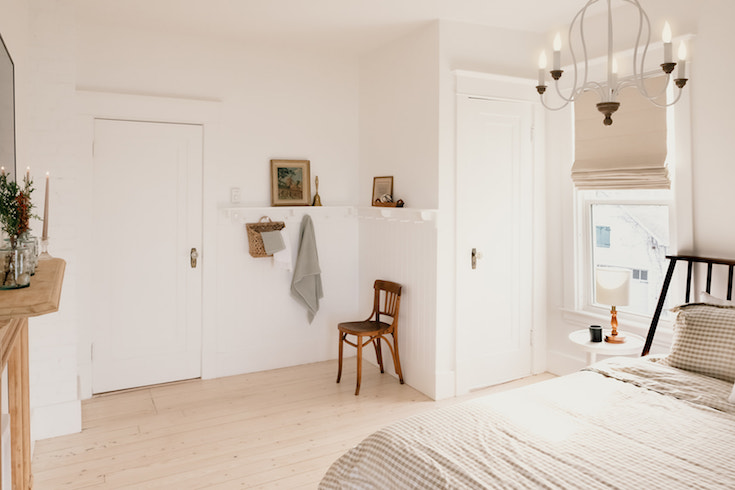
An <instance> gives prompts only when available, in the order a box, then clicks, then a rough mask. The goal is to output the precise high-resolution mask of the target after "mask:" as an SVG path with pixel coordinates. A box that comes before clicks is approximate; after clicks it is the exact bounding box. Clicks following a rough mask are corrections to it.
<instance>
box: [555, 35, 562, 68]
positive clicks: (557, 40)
mask: <svg viewBox="0 0 735 490" xmlns="http://www.w3.org/2000/svg"><path fill="white" fill-rule="evenodd" d="M560 69H561V34H559V33H558V32H557V33H556V37H554V70H560Z"/></svg>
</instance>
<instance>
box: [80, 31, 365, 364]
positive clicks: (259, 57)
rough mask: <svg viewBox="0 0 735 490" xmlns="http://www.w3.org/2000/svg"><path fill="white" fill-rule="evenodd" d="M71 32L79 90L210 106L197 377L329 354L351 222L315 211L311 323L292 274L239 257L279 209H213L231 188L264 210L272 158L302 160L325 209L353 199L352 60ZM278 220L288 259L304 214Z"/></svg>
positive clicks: (351, 248) (351, 281)
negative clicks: (319, 275) (318, 308)
mask: <svg viewBox="0 0 735 490" xmlns="http://www.w3.org/2000/svg"><path fill="white" fill-rule="evenodd" d="M77 33H78V42H77V44H76V62H77V66H78V77H77V87H78V88H83V89H85V90H87V91H102V92H106V91H111V92H121V93H128V94H144V95H145V94H150V95H156V96H166V97H170V98H173V99H174V101H175V100H176V99H177V98H181V99H182V100H181V102H180V105H182V106H183V105H185V104H189V103H190V102H191V99H195V100H201V101H205V103H206V101H214V102H212V103H213V104H216V105H217V106H218V108H217V110H216V111H215V112H216V115H215V116H212V117H213V120H211V121H209V124H208V125H205V142H204V144H205V162H204V165H205V170H204V187H205V204H204V205H205V229H204V234H205V250H204V257H203V261H202V263H203V264H204V266H205V271H206V272H205V276H208V277H210V278H211V279H210V280H207V279H206V277H205V284H204V286H205V292H204V295H205V302H204V309H205V310H204V324H205V331H204V337H205V339H204V340H205V342H204V345H205V347H204V350H205V352H204V359H203V375H204V376H205V377H216V376H223V375H231V374H237V373H242V372H250V371H258V370H264V369H271V368H275V367H283V366H289V365H296V364H301V363H305V362H314V361H320V360H326V359H332V358H334V357H335V356H336V346H337V343H336V339H335V335H333V331H334V328H335V324H336V322H337V320H338V319H340V318H345V317H347V318H351V315H352V314H353V313H354V311H355V302H356V287H357V282H356V277H355V274H354V273H350V271H354V270H356V269H355V264H356V262H357V259H356V257H357V246H356V240H357V237H356V233H355V232H354V231H353V230H355V229H356V223H355V220H354V218H353V219H352V220H351V221H347V222H342V221H341V220H342V218H341V217H339V216H331V215H330V216H323V215H324V213H318V212H315V213H313V214H314V216H313V217H314V221H315V229H316V232H317V240H318V246H319V249H320V250H319V252H320V260H321V265H322V270H323V280H324V291H325V298H324V301H323V303H322V312H320V314H318V315H317V318H316V319H315V321H314V323H313V324H311V325H309V324H308V322H307V320H306V313H305V311H304V310H303V308H301V307H300V306H299V305H298V304H296V303H295V301H294V300H293V299H291V298H290V296H289V286H290V275H289V274H288V273H286V272H285V271H280V270H275V269H273V268H272V266H271V263H270V262H271V261H270V259H254V258H252V257H250V256H249V254H248V253H247V242H246V240H245V231H244V223H246V222H252V221H257V220H258V219H259V218H260V217H261V216H262V215H263V214H268V215H270V216H271V217H272V218H273V219H279V215H281V214H282V212H281V211H278V210H268V209H266V210H263V209H260V210H257V211H252V212H250V211H247V210H244V211H243V212H242V213H240V219H238V220H232V219H228V218H223V215H222V212H220V211H218V208H219V207H222V206H226V205H227V202H226V201H227V200H228V199H229V190H230V187H240V188H241V189H242V196H243V199H242V201H243V204H244V205H250V206H268V205H269V204H270V163H269V160H270V159H272V158H287V159H288V158H292V159H309V160H310V161H311V173H312V182H313V178H314V176H317V175H318V176H319V180H320V195H321V198H322V203H323V204H325V205H327V206H330V205H331V206H334V205H340V204H353V203H354V202H355V196H356V194H357V192H356V189H357V178H356V176H357V63H356V61H354V60H345V59H343V58H333V57H331V56H330V55H328V54H319V53H309V52H299V51H298V50H293V49H288V50H287V49H280V48H278V49H277V48H273V49H271V48H268V47H264V46H257V47H256V46H247V45H246V46H243V45H236V44H228V43H224V42H214V41H209V40H205V39H191V38H187V37H180V36H179V37H170V36H167V35H165V34H160V33H153V32H128V31H124V30H120V29H117V28H110V27H109V26H97V25H95V26H89V25H79V26H78V27H77ZM174 104H175V102H174ZM165 116H166V115H165V114H162V115H161V117H165ZM148 117H150V116H147V118H148ZM285 218H288V219H287V230H289V235H290V237H291V241H292V244H293V247H294V254H295V248H296V247H297V246H298V229H299V224H300V218H301V211H299V212H297V213H296V215H295V216H290V215H289V216H286V217H285ZM208 239H209V247H207V240H208ZM213 252H214V254H213ZM213 271H214V272H213ZM213 274H214V275H213ZM82 328H83V329H86V330H87V332H89V331H90V330H91V326H90V325H85V326H83V327H82ZM80 361H81V359H80Z"/></svg>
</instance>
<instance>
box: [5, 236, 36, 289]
mask: <svg viewBox="0 0 735 490" xmlns="http://www.w3.org/2000/svg"><path fill="white" fill-rule="evenodd" d="M30 264H31V249H30V248H28V247H26V246H22V245H19V246H18V247H16V248H2V249H0V289H18V288H25V287H28V286H30V285H31V271H30Z"/></svg>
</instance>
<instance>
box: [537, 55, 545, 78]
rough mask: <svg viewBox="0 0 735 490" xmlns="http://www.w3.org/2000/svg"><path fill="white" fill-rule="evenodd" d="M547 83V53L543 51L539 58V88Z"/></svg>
mask: <svg viewBox="0 0 735 490" xmlns="http://www.w3.org/2000/svg"><path fill="white" fill-rule="evenodd" d="M545 83H546V51H541V54H540V55H539V57H538V84H539V86H541V85H544V84H545Z"/></svg>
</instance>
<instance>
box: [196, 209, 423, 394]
mask: <svg viewBox="0 0 735 490" xmlns="http://www.w3.org/2000/svg"><path fill="white" fill-rule="evenodd" d="M304 214H309V215H310V216H311V217H312V220H313V222H314V230H315V234H316V239H317V248H318V253H319V263H320V266H321V269H322V281H323V285H324V298H323V299H322V301H321V304H320V309H319V313H318V314H317V315H316V317H315V319H314V321H313V323H311V324H309V322H308V321H307V319H306V310H305V309H304V308H303V307H302V306H300V305H299V304H298V303H297V302H296V301H295V300H294V299H293V298H292V297H291V296H290V284H291V277H292V273H291V272H287V271H284V270H281V269H278V268H276V267H275V266H274V265H273V261H272V259H271V258H253V257H251V256H250V254H249V253H248V243H247V238H246V232H245V224H246V223H253V222H257V221H258V220H259V219H260V218H261V217H262V216H268V217H270V218H271V219H272V220H273V221H283V222H284V223H285V225H286V227H285V230H286V231H287V232H288V236H289V240H290V244H291V247H292V253H293V256H294V259H295V257H296V252H297V250H298V239H299V236H298V235H299V227H300V224H301V220H302V219H303V216H304ZM217 242H218V248H217V269H218V271H217V277H218V284H217V295H216V296H217V299H216V302H217V306H216V308H217V319H216V321H215V322H213V323H214V325H216V327H214V328H215V330H216V331H215V332H214V333H212V334H213V335H215V336H216V341H215V342H214V345H215V346H216V350H214V351H212V352H209V353H207V352H205V356H211V357H212V360H213V362H214V365H215V366H216V369H215V375H216V376H217V377H219V376H227V375H232V374H239V373H246V372H254V371H262V370H266V369H273V368H278V367H285V366H292V365H298V364H305V363H309V362H317V361H324V360H330V359H336V358H337V345H338V344H337V323H339V322H342V321H352V320H363V319H365V318H367V315H368V314H369V313H370V311H371V308H372V298H373V289H372V286H373V282H374V280H375V279H387V280H390V281H394V282H398V283H400V284H402V285H403V292H402V298H401V312H400V323H399V332H398V338H399V349H400V355H401V364H402V367H403V372H404V378H405V381H406V383H408V384H410V385H411V386H413V387H414V388H416V389H418V390H419V391H421V392H423V393H425V394H426V395H428V396H432V397H433V395H434V392H435V368H434V365H435V358H436V355H435V351H436V341H435V340H436V326H435V324H436V320H435V318H436V211H434V210H417V209H409V208H398V209H397V208H378V207H367V208H356V207H352V206H325V207H306V206H304V207H257V208H256V207H221V208H220V209H219V220H218V240H217ZM205 328H206V327H205ZM210 332H211V330H210ZM385 350H386V352H387V349H385ZM364 352H365V362H366V366H365V368H366V369H371V368H372V366H369V365H367V364H368V363H373V364H376V360H375V353H374V351H373V350H372V349H365V351H364ZM354 354H355V351H354V349H353V348H350V347H347V348H346V350H345V356H346V357H352V356H354ZM384 361H386V374H388V373H390V374H391V375H394V374H395V373H394V369H393V365H392V361H391V360H390V356H389V355H387V354H384ZM345 362H346V363H353V362H355V361H354V359H346V361H345ZM375 369H377V367H375ZM335 376H336V363H335ZM343 382H348V383H353V382H354V380H350V379H344V380H343ZM396 382H398V381H397V380H396Z"/></svg>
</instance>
